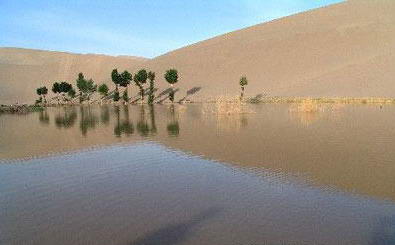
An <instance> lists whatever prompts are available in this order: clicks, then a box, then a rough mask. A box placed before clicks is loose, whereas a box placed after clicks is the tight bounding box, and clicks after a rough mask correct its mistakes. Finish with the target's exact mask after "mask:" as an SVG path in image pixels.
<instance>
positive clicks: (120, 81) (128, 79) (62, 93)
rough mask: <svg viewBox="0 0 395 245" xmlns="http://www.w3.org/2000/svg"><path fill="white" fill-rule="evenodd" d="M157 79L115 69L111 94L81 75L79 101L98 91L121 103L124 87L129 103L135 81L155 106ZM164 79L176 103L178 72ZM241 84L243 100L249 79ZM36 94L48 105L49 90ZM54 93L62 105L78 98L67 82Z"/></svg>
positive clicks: (57, 84) (150, 74) (143, 72)
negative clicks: (120, 89) (129, 90)
mask: <svg viewBox="0 0 395 245" xmlns="http://www.w3.org/2000/svg"><path fill="white" fill-rule="evenodd" d="M155 77H156V76H155V72H152V71H149V72H147V71H146V70H145V69H142V70H139V71H138V72H137V73H136V74H135V75H133V74H131V73H130V72H129V71H127V70H125V71H124V72H122V73H119V72H118V70H117V69H114V70H113V71H112V72H111V80H112V82H113V83H114V84H115V90H114V91H113V92H112V93H111V94H109V91H110V89H109V88H108V86H107V85H106V84H104V83H103V84H101V85H100V86H97V85H96V84H95V82H94V81H93V80H92V79H85V77H84V74H82V73H79V74H78V78H77V80H76V85H77V88H78V90H79V94H78V97H79V101H80V103H82V102H83V101H86V100H87V101H90V98H91V96H92V94H93V93H95V92H96V91H98V92H99V93H100V94H101V95H102V98H105V99H113V100H114V101H119V100H120V99H121V97H120V93H119V87H124V88H125V89H124V92H123V95H122V99H123V100H124V101H125V102H129V100H130V98H129V95H128V88H129V85H130V84H131V83H132V81H133V82H134V84H135V85H136V86H137V87H138V88H139V95H140V100H141V101H142V102H144V96H145V95H146V94H148V104H153V103H154V99H155ZM164 78H165V80H166V81H167V82H168V83H169V84H170V86H171V87H170V90H169V92H168V93H169V99H170V101H171V102H174V94H175V90H174V88H173V86H174V84H176V83H177V82H178V71H177V70H176V69H170V70H168V71H166V73H165V75H164ZM147 80H149V88H148V92H146V90H145V88H144V86H145V84H146V83H147ZM239 84H240V86H241V96H240V98H241V99H243V97H244V90H245V86H247V85H248V80H247V77H246V76H242V77H241V78H240V81H239ZM36 92H37V94H38V95H39V99H38V100H37V101H36V103H47V100H46V95H47V94H48V89H47V88H46V87H45V86H44V87H40V88H37V91H36ZM52 92H53V93H55V94H58V96H57V100H58V103H60V98H62V100H63V101H65V100H67V98H66V94H67V95H68V97H69V98H68V99H74V98H75V97H76V91H75V89H74V88H73V86H72V85H71V84H69V83H67V82H55V83H54V84H53V86H52Z"/></svg>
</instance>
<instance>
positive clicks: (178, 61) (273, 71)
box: [0, 0, 395, 102]
mask: <svg viewBox="0 0 395 245" xmlns="http://www.w3.org/2000/svg"><path fill="white" fill-rule="evenodd" d="M394 13H395V1H393V0H350V1H347V2H344V3H341V4H336V5H332V6H329V7H326V8H321V9H317V10H313V11H310V12H305V13H301V14H298V15H294V16H290V17H286V18H283V19H279V20H275V21H272V22H268V23H264V24H260V25H256V26H253V27H250V28H246V29H243V30H239V31H236V32H232V33H228V34H225V35H222V36H218V37H215V38H213V39H210V40H207V41H203V42H199V43H197V44H194V45H191V46H187V47H184V48H181V49H178V50H175V51H173V52H170V53H167V54H164V55H162V56H159V57H156V58H154V59H152V60H146V61H143V62H141V63H139V62H136V60H135V59H134V60H130V59H127V58H126V59H125V58H110V57H106V58H105V57H103V56H76V57H78V58H71V57H74V55H70V54H69V55H66V54H63V56H67V57H68V58H62V59H61V61H57V62H56V63H55V64H54V62H53V61H52V59H55V58H52V57H57V54H55V53H47V52H38V51H27V50H19V51H18V50H13V53H12V52H10V53H8V54H7V52H5V51H7V50H4V49H0V96H1V98H0V101H1V102H4V101H8V102H13V101H15V100H26V99H29V100H32V99H33V97H34V96H33V95H32V92H31V91H32V89H33V87H36V86H37V85H38V84H39V81H42V80H43V78H44V76H43V74H45V73H44V71H45V72H47V73H52V71H55V72H56V76H55V75H54V79H55V78H56V79H58V77H59V78H60V77H61V78H62V79H71V78H73V77H74V76H75V73H76V72H77V70H81V71H85V70H86V71H87V72H88V73H91V74H93V75H92V76H93V77H94V78H95V77H97V79H98V80H106V79H107V80H109V72H108V71H109V70H110V68H109V67H108V66H110V67H112V66H114V65H116V66H118V67H119V68H121V69H123V68H125V67H127V68H130V69H131V71H136V67H145V68H148V69H152V70H154V71H156V72H157V74H158V84H159V86H160V88H162V89H163V88H165V87H167V84H166V83H165V82H164V79H163V72H164V71H165V70H166V69H168V68H170V67H175V68H177V69H178V70H179V71H180V73H181V81H180V83H179V84H178V85H177V86H178V87H179V88H180V89H181V91H180V92H179V93H178V97H183V96H184V95H185V92H186V91H187V90H188V89H191V88H193V87H202V90H201V91H200V92H199V93H198V94H196V95H195V98H194V99H195V100H197V99H207V98H209V97H212V96H218V95H231V96H234V95H237V94H238V93H239V86H238V79H239V77H240V76H241V75H243V74H245V75H247V76H248V78H249V81H250V84H249V85H248V88H247V94H248V95H251V96H253V95H257V94H261V93H262V94H267V95H270V96H328V97H338V96H352V97H363V96H380V97H395V83H394V82H393V81H394V77H395V14H394ZM26 53H28V54H29V55H26ZM17 54H18V55H17ZM46 55H48V56H49V57H51V59H50V58H47V57H46ZM85 57H87V58H88V57H89V59H86V60H84V59H85ZM70 59H71V60H73V61H70ZM15 60H17V61H18V62H15ZM77 60H78V61H77ZM105 60H106V61H105ZM109 61H111V62H114V63H111V64H110V62H109ZM139 61H140V60H139ZM104 63H105V64H106V65H104ZM103 67H106V68H107V70H105V69H104V68H103ZM48 68H51V69H48ZM21 73H22V74H21ZM96 74H98V75H96ZM106 74H107V75H106ZM22 80H23V81H22ZM22 84H23V85H24V86H25V85H26V84H28V86H26V88H25V87H22ZM11 85H12V87H11ZM14 85H15V86H14Z"/></svg>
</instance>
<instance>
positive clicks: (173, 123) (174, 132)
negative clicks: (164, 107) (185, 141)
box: [167, 105, 180, 137]
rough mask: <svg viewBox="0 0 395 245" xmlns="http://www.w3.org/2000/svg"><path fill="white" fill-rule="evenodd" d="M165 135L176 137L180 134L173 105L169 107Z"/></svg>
mask: <svg viewBox="0 0 395 245" xmlns="http://www.w3.org/2000/svg"><path fill="white" fill-rule="evenodd" d="M167 133H168V134H169V136H172V137H177V136H178V135H179V134H180V125H179V124H178V119H177V117H176V113H175V108H174V105H171V106H170V122H169V123H168V124H167Z"/></svg>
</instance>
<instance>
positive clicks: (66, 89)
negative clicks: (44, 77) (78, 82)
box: [59, 82, 73, 100]
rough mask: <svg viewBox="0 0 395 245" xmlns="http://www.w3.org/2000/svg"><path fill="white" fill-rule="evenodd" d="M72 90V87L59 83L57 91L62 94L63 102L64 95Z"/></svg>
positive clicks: (65, 83) (68, 84)
mask: <svg viewBox="0 0 395 245" xmlns="http://www.w3.org/2000/svg"><path fill="white" fill-rule="evenodd" d="M72 89H73V86H72V85H71V84H70V83H67V82H61V83H60V84H59V90H60V93H61V94H62V97H63V100H65V94H66V93H67V94H68V93H69V92H70V91H71V90H72Z"/></svg>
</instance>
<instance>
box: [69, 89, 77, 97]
mask: <svg viewBox="0 0 395 245" xmlns="http://www.w3.org/2000/svg"><path fill="white" fill-rule="evenodd" d="M76 94H77V92H76V91H75V89H74V88H71V89H70V90H69V92H67V95H68V96H69V97H70V98H71V99H74V98H75V96H76Z"/></svg>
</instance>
